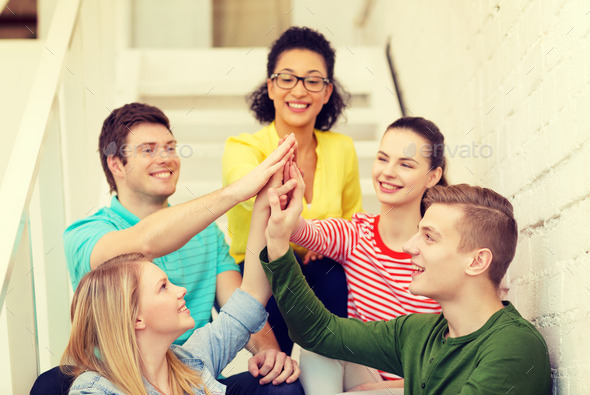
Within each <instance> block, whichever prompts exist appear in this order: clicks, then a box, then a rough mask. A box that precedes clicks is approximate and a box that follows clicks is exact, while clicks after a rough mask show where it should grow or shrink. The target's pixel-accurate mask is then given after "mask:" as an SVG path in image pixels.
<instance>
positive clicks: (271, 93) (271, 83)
mask: <svg viewBox="0 0 590 395" xmlns="http://www.w3.org/2000/svg"><path fill="white" fill-rule="evenodd" d="M274 88H275V84H274V81H273V80H271V79H270V78H269V79H267V80H266V90H267V91H268V98H269V99H270V100H273V101H274V99H275V91H274Z"/></svg>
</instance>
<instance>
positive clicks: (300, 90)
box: [291, 80, 307, 96]
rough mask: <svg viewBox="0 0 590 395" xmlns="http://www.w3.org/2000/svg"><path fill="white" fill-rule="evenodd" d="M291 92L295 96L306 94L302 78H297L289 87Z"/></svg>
mask: <svg viewBox="0 0 590 395" xmlns="http://www.w3.org/2000/svg"><path fill="white" fill-rule="evenodd" d="M291 93H292V94H293V95H295V96H304V95H306V94H307V89H305V86H304V85H303V80H297V83H296V84H295V86H294V87H293V88H291Z"/></svg>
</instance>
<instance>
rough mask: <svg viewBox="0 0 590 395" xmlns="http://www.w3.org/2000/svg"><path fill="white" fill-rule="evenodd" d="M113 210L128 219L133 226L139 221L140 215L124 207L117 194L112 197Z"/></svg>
mask: <svg viewBox="0 0 590 395" xmlns="http://www.w3.org/2000/svg"><path fill="white" fill-rule="evenodd" d="M111 210H113V211H114V212H115V213H117V215H118V216H120V217H121V218H123V219H124V220H125V221H127V222H128V223H129V224H130V225H131V226H133V225H135V224H136V223H138V222H139V217H138V216H137V215H135V214H133V213H132V212H131V211H129V210H127V209H126V208H125V207H123V205H122V204H121V202H119V198H118V197H117V196H113V198H112V199H111Z"/></svg>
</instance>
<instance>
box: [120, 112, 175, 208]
mask: <svg viewBox="0 0 590 395" xmlns="http://www.w3.org/2000/svg"><path fill="white" fill-rule="evenodd" d="M125 156H126V158H127V163H126V164H124V165H123V162H122V161H121V160H120V159H119V158H116V157H112V158H109V168H110V169H111V171H112V173H113V176H114V177H115V182H116V183H117V190H118V192H119V195H123V196H126V197H131V199H133V200H134V201H139V202H154V201H157V202H165V201H166V200H167V199H168V197H169V196H170V195H172V194H173V193H174V192H175V191H176V183H177V182H178V175H179V170H180V160H179V158H178V155H177V154H176V140H175V139H174V136H173V135H172V133H170V131H169V130H168V129H166V127H165V126H164V125H161V124H156V123H140V124H138V125H135V126H133V127H132V128H131V132H129V134H128V136H127V146H126V150H125Z"/></svg>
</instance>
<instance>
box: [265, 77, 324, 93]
mask: <svg viewBox="0 0 590 395" xmlns="http://www.w3.org/2000/svg"><path fill="white" fill-rule="evenodd" d="M270 79H271V80H275V81H276V82H277V85H278V87H279V88H282V89H293V88H295V85H297V83H298V82H299V81H303V86H304V87H305V89H307V90H308V91H310V92H321V91H322V90H323V89H324V87H325V86H326V85H327V84H329V83H330V80H329V79H328V78H324V77H315V76H310V77H297V76H296V75H293V74H289V73H275V74H272V75H271V76H270Z"/></svg>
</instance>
